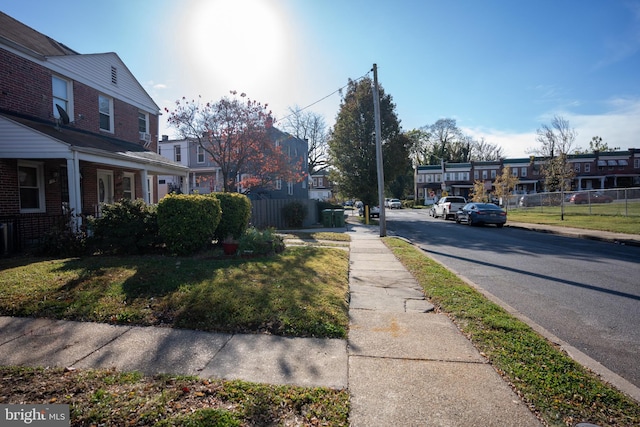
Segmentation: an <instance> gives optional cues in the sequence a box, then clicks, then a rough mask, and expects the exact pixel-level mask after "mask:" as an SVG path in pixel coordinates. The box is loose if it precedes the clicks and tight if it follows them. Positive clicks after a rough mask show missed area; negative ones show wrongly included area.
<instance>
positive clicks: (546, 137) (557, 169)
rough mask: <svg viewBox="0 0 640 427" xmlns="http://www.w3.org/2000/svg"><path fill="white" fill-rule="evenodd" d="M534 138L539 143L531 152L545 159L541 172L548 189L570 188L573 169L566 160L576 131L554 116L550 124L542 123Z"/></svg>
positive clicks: (567, 123) (560, 189) (571, 149)
mask: <svg viewBox="0 0 640 427" xmlns="http://www.w3.org/2000/svg"><path fill="white" fill-rule="evenodd" d="M537 135H538V136H537V137H536V140H537V141H538V142H539V143H540V144H541V146H540V147H539V148H538V149H535V150H532V153H534V154H536V155H538V156H541V157H542V158H543V159H545V162H544V164H543V166H542V174H543V176H544V177H545V185H546V187H547V190H548V191H565V190H568V189H570V184H571V178H573V175H574V171H573V168H572V167H571V165H570V164H569V162H568V155H569V154H571V153H572V152H573V144H574V143H575V140H576V136H577V133H576V131H575V129H573V128H571V127H570V126H569V121H568V120H565V119H564V118H563V117H561V116H555V117H554V118H553V120H552V121H551V125H546V124H543V125H542V127H540V128H539V129H538V130H537Z"/></svg>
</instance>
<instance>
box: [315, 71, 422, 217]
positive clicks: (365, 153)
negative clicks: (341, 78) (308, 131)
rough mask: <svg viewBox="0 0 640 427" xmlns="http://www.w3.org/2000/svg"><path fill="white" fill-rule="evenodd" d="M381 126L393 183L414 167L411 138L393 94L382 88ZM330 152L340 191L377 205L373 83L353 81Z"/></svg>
mask: <svg viewBox="0 0 640 427" xmlns="http://www.w3.org/2000/svg"><path fill="white" fill-rule="evenodd" d="M379 94H380V127H381V135H380V140H381V141H382V152H383V154H382V156H383V162H384V165H383V168H384V178H385V181H386V182H392V181H394V180H395V178H396V177H397V176H398V175H401V174H405V173H406V172H407V171H408V170H410V169H411V164H410V159H409V148H410V140H409V138H407V137H404V136H403V135H402V133H401V128H400V121H399V120H398V118H397V116H396V113H395V111H394V110H395V105H394V104H393V102H392V98H391V96H390V95H387V94H385V92H384V89H383V88H382V87H379ZM328 143H329V155H330V159H331V164H332V165H333V166H334V167H335V171H334V173H333V175H332V176H333V179H335V180H336V182H337V183H338V186H339V187H340V192H341V193H342V194H344V195H347V196H349V197H358V198H360V200H362V202H363V203H364V204H366V205H373V204H377V202H378V191H377V167H376V138H375V115H374V108H373V82H372V80H371V78H368V77H367V78H364V79H361V80H359V81H354V80H350V81H349V84H348V86H347V90H346V93H345V94H344V96H343V98H342V101H341V103H340V110H339V111H338V114H337V116H336V124H335V126H334V128H333V130H332V132H331V133H330V136H329V141H328Z"/></svg>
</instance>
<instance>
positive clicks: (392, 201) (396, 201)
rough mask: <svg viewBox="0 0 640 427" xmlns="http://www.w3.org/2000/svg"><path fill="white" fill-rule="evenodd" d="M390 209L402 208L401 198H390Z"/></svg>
mask: <svg viewBox="0 0 640 427" xmlns="http://www.w3.org/2000/svg"><path fill="white" fill-rule="evenodd" d="M388 206H389V209H401V208H402V202H401V201H400V199H389V204H388Z"/></svg>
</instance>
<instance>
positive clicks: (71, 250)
mask: <svg viewBox="0 0 640 427" xmlns="http://www.w3.org/2000/svg"><path fill="white" fill-rule="evenodd" d="M75 219H76V215H74V214H73V212H68V213H67V214H65V215H63V216H62V218H60V219H59V220H58V221H57V222H56V224H54V225H53V226H52V227H51V228H50V229H49V231H47V232H46V233H44V236H43V238H42V242H41V243H40V245H39V246H38V248H37V249H36V251H37V252H38V253H39V254H41V255H56V256H80V255H84V254H85V253H86V252H87V233H86V232H85V231H84V230H83V229H78V228H77V227H76V225H75Z"/></svg>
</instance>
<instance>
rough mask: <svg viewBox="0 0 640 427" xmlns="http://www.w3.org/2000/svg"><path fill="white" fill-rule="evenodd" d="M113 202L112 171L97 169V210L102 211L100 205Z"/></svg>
mask: <svg viewBox="0 0 640 427" xmlns="http://www.w3.org/2000/svg"><path fill="white" fill-rule="evenodd" d="M105 203H113V172H112V171H104V170H99V171H98V211H99V212H101V211H102V205H103V204H105Z"/></svg>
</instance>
